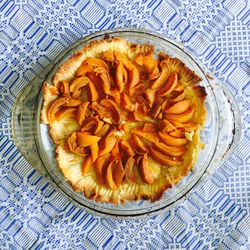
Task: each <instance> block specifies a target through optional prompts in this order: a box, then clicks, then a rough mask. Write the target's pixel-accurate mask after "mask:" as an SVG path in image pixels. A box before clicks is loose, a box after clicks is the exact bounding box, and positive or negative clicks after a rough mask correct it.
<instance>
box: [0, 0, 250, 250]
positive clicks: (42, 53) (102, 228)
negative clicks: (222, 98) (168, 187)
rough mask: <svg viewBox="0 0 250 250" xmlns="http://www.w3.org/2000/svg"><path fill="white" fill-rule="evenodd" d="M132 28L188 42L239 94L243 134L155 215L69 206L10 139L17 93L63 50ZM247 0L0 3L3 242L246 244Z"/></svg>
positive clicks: (249, 209) (249, 217) (249, 191)
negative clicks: (183, 195)
mask: <svg viewBox="0 0 250 250" xmlns="http://www.w3.org/2000/svg"><path fill="white" fill-rule="evenodd" d="M118 27H137V28H146V29H149V30H154V31H157V32H159V33H161V34H163V35H165V36H166V37H170V38H172V39H175V40H176V41H177V42H180V43H182V44H184V46H185V48H186V49H187V51H191V52H192V53H193V54H194V55H195V56H196V59H197V60H198V61H199V62H201V63H203V64H204V65H205V66H206V67H207V68H208V69H209V70H210V71H211V72H212V73H213V74H214V75H215V76H216V77H217V78H219V79H220V80H221V81H222V82H223V84H225V85H226V86H227V87H228V89H229V90H230V91H231V93H232V94H233V95H234V97H235V98H236V100H237V102H238V105H239V108H240V111H241V116H242V138H241V141H240V143H239V146H238V147H237V149H236V150H235V152H234V153H233V154H232V155H231V156H230V157H229V159H228V160H227V161H226V162H225V164H224V165H223V166H222V167H220V169H218V170H217V171H216V172H215V173H214V174H213V177H212V178H211V179H210V180H209V181H208V182H207V183H206V184H205V185H204V186H203V187H202V188H200V189H199V190H196V191H195V192H194V193H193V194H192V196H190V197H189V198H188V199H187V200H186V201H185V202H183V203H182V204H180V205H179V206H177V207H176V208H175V209H172V210H171V211H169V212H167V213H164V214H162V215H159V216H154V217H151V218H148V219H138V220H129V221H126V220H112V219H105V218H100V217H97V216H93V215H91V214H89V213H86V212H84V211H82V210H81V209H79V208H77V207H75V206H74V205H72V204H71V203H70V202H69V201H68V200H67V199H66V198H65V197H63V196H62V195H61V194H59V193H57V192H56V191H55V190H54V189H53V187H52V186H51V185H50V184H49V183H48V182H47V181H46V179H45V178H43V177H41V176H40V175H39V173H38V172H37V171H35V170H34V169H33V168H32V166H31V165H30V164H29V163H28V162H27V161H26V160H25V159H24V158H23V157H22V155H21V154H20V153H19V151H18V150H17V148H16V146H15V145H14V142H13V136H12V131H11V111H12V107H13V104H14V102H15V99H16V97H17V95H18V94H19V93H20V91H21V90H22V88H23V87H24V86H25V85H27V84H28V83H29V81H31V80H32V78H34V76H35V75H36V74H38V73H39V72H40V71H41V70H42V69H44V68H45V67H46V66H47V65H48V64H49V63H50V62H51V61H52V60H53V59H54V58H55V57H56V56H57V55H58V54H59V53H60V52H61V51H62V50H63V49H65V48H66V47H68V46H69V45H70V44H72V43H73V42H74V41H76V40H77V39H79V38H81V37H84V36H86V35H87V34H91V33H93V32H95V31H99V30H104V29H110V28H118ZM249 101H250V1H248V0H237V1H234V0H225V1H219V0H213V1H212V0H169V1H164V0H160V1H156V0H149V1H147V0H142V1H139V0H131V1H123V0H118V1H114V0H91V1H80V0H74V1H70V0H54V1H46V0H41V1H38V0H16V1H12V0H4V1H0V249H91V250H92V249H241V250H244V249H250V106H249Z"/></svg>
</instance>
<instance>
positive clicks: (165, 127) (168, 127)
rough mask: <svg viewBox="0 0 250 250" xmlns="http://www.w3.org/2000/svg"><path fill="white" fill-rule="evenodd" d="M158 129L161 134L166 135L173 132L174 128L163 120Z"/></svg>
mask: <svg viewBox="0 0 250 250" xmlns="http://www.w3.org/2000/svg"><path fill="white" fill-rule="evenodd" d="M160 129H161V131H162V132H163V133H167V132H169V131H172V130H175V126H174V125H173V124H172V123H171V122H170V121H168V120H167V119H164V120H162V121H161V123H160Z"/></svg>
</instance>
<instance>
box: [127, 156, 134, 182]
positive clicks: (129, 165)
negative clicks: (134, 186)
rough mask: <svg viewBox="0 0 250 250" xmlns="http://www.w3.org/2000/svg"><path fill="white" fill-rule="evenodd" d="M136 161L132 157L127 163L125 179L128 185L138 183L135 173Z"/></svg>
mask: <svg viewBox="0 0 250 250" xmlns="http://www.w3.org/2000/svg"><path fill="white" fill-rule="evenodd" d="M134 164H135V159H134V158H133V156H130V157H129V158H128V159H127V161H126V163H125V179H126V181H127V182H128V183H136V174H135V172H134Z"/></svg>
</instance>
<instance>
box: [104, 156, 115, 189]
mask: <svg viewBox="0 0 250 250" xmlns="http://www.w3.org/2000/svg"><path fill="white" fill-rule="evenodd" d="M116 167H117V164H115V160H113V161H111V162H110V163H109V165H108V167H107V170H106V173H105V181H106V184H107V186H108V188H110V189H113V190H114V189H116V188H117V186H116V183H115V180H114V177H113V171H114V169H115V168H116Z"/></svg>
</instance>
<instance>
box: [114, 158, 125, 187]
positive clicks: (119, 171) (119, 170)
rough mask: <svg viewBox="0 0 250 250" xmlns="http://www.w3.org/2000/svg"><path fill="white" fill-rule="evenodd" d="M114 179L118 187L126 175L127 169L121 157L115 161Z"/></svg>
mask: <svg viewBox="0 0 250 250" xmlns="http://www.w3.org/2000/svg"><path fill="white" fill-rule="evenodd" d="M113 168H114V170H113V179H114V182H115V184H116V186H117V187H119V186H120V185H121V184H122V181H123V178H124V176H125V171H124V168H123V165H122V162H121V159H119V158H118V159H116V160H114V162H113Z"/></svg>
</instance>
